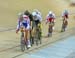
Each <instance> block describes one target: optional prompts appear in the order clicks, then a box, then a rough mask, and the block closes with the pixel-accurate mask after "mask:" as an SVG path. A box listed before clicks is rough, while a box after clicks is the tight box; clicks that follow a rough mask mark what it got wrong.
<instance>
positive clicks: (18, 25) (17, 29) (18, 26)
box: [16, 20, 21, 33]
mask: <svg viewBox="0 0 75 58" xmlns="http://www.w3.org/2000/svg"><path fill="white" fill-rule="evenodd" d="M20 23H21V22H20V21H19V20H18V24H17V28H16V33H18V31H19V29H20Z"/></svg>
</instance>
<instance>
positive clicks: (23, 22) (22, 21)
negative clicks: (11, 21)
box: [16, 13, 31, 48]
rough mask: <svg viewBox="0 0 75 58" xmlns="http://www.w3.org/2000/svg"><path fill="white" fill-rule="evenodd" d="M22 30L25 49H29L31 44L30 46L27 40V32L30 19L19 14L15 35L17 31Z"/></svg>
mask: <svg viewBox="0 0 75 58" xmlns="http://www.w3.org/2000/svg"><path fill="white" fill-rule="evenodd" d="M22 28H23V31H24V41H25V42H26V43H27V47H28V48H30V47H31V44H30V40H29V38H28V37H29V36H28V35H29V31H30V19H29V17H28V16H27V15H25V14H24V13H20V14H19V18H18V24H17V29H16V33H18V32H19V30H20V29H22Z"/></svg>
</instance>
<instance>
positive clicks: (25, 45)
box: [21, 28, 28, 52]
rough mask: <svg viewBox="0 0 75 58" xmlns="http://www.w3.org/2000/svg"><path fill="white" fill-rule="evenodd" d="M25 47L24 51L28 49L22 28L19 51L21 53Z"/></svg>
mask: <svg viewBox="0 0 75 58" xmlns="http://www.w3.org/2000/svg"><path fill="white" fill-rule="evenodd" d="M25 47H26V49H28V47H27V42H26V41H25V39H24V30H23V28H21V51H22V52H24V51H25Z"/></svg>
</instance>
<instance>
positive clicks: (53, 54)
mask: <svg viewBox="0 0 75 58" xmlns="http://www.w3.org/2000/svg"><path fill="white" fill-rule="evenodd" d="M73 52H75V36H71V37H67V38H66V39H65V40H62V41H58V42H55V43H53V44H51V45H49V46H47V47H46V48H43V49H41V50H39V51H37V52H34V53H30V54H24V55H22V56H21V58H67V56H70V54H71V53H73ZM18 58H19V57H18ZM74 58H75V56H74Z"/></svg>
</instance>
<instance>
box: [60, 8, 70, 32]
mask: <svg viewBox="0 0 75 58" xmlns="http://www.w3.org/2000/svg"><path fill="white" fill-rule="evenodd" d="M68 18H69V11H68V10H67V9H65V10H64V11H63V12H62V19H63V20H62V21H63V22H62V23H63V24H62V26H63V25H65V26H66V28H65V30H67V25H68ZM61 31H62V30H61Z"/></svg>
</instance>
